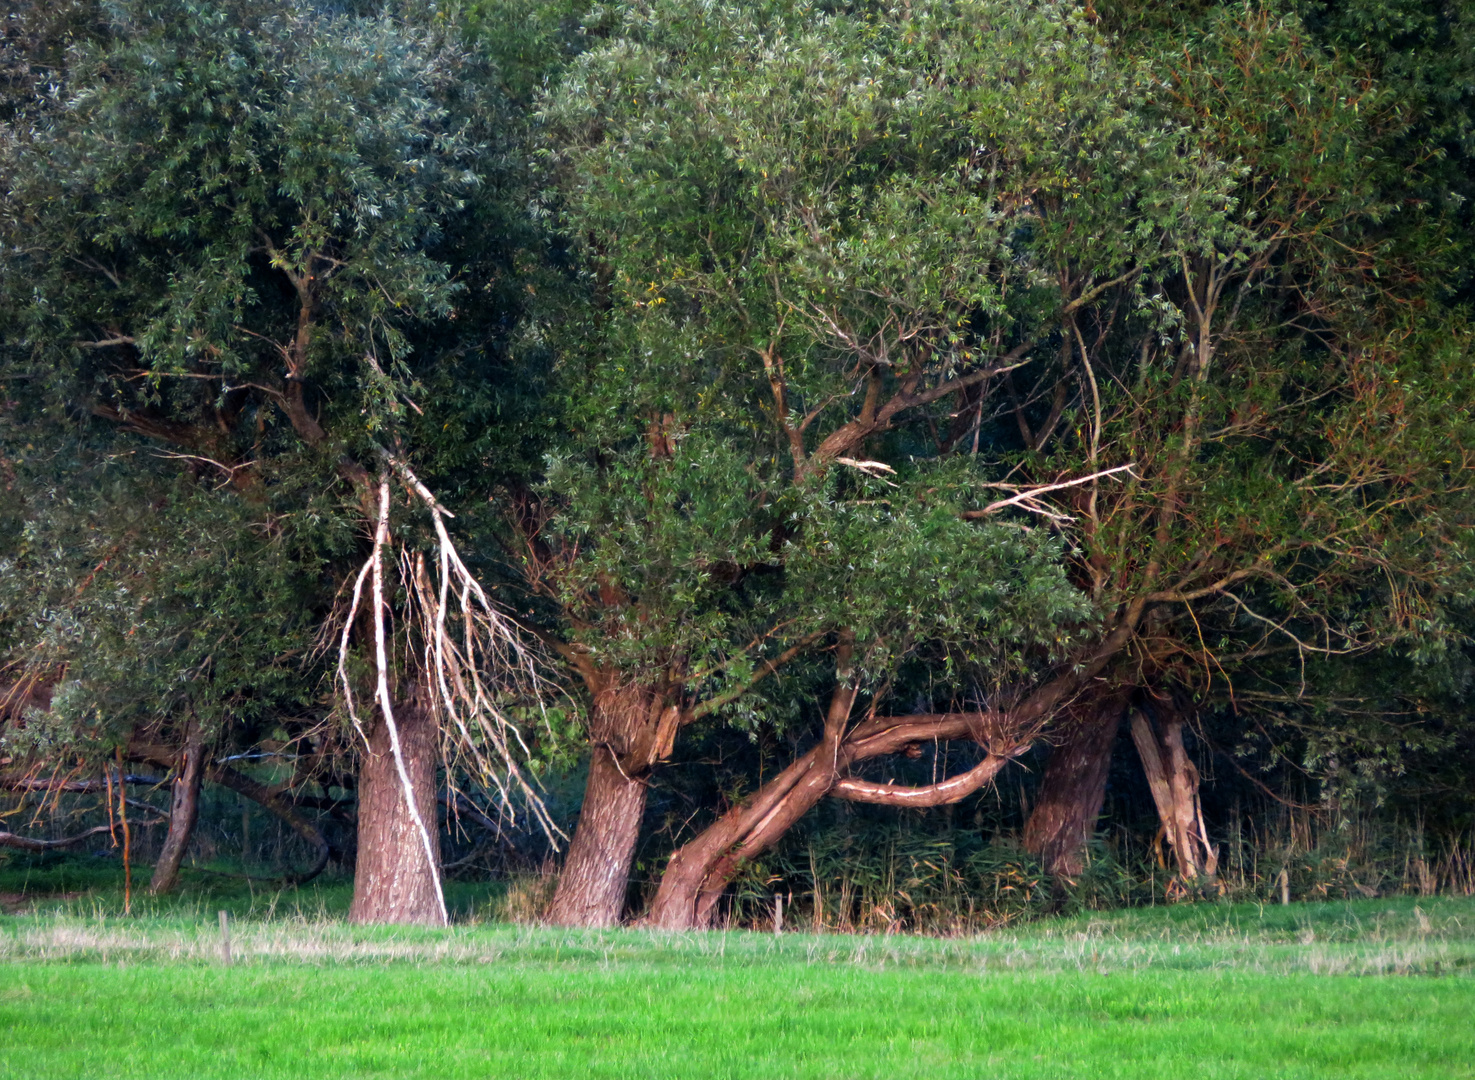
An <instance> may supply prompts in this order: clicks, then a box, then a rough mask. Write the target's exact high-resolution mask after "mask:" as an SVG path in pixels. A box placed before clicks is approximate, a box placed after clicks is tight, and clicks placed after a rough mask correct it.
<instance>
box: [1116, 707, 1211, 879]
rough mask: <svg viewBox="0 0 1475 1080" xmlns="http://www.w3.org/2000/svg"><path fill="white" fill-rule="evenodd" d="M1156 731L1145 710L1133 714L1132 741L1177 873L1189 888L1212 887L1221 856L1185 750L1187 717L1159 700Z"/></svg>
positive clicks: (1156, 708)
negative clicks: (1206, 823) (1211, 837)
mask: <svg viewBox="0 0 1475 1080" xmlns="http://www.w3.org/2000/svg"><path fill="white" fill-rule="evenodd" d="M1153 711H1154V712H1156V713H1157V717H1158V723H1157V727H1156V728H1155V729H1154V726H1153V724H1152V722H1151V720H1149V718H1148V716H1147V714H1146V713H1145V712H1143V711H1142V710H1134V711H1133V713H1132V741H1133V742H1134V743H1135V744H1136V746H1137V755H1138V757H1139V758H1140V759H1141V761H1142V771H1143V772H1144V773H1145V774H1146V775H1147V786H1148V787H1149V788H1151V790H1152V801H1153V803H1154V804H1155V805H1156V806H1157V813H1158V820H1159V821H1160V822H1161V823H1162V827H1163V832H1164V833H1165V834H1166V835H1167V838H1168V845H1169V846H1170V847H1171V848H1172V849H1173V859H1174V861H1175V862H1176V863H1177V864H1178V873H1179V875H1180V876H1181V877H1182V878H1183V880H1184V881H1186V882H1196V881H1198V880H1199V878H1200V877H1203V878H1205V879H1207V880H1209V881H1212V880H1213V879H1214V877H1215V875H1216V874H1217V873H1218V871H1219V851H1218V849H1217V848H1216V847H1214V846H1213V845H1212V844H1210V843H1209V833H1208V830H1207V829H1206V828H1205V827H1204V813H1203V805H1202V803H1201V802H1200V801H1199V794H1198V786H1199V775H1198V769H1197V768H1195V767H1194V764H1193V762H1192V761H1191V760H1189V757H1188V751H1187V750H1186V749H1185V748H1184V746H1183V715H1182V713H1181V712H1180V711H1179V710H1178V709H1177V708H1176V707H1175V705H1174V703H1173V702H1172V700H1171V698H1163V699H1155V700H1154V708H1153Z"/></svg>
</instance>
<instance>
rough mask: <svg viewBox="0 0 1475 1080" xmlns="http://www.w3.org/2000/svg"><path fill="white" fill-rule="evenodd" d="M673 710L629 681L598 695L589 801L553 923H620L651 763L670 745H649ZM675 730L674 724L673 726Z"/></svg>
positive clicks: (550, 917) (552, 909)
mask: <svg viewBox="0 0 1475 1080" xmlns="http://www.w3.org/2000/svg"><path fill="white" fill-rule="evenodd" d="M669 716H670V714H669V708H668V706H667V704H666V702H665V701H664V700H663V699H661V698H660V696H659V695H656V694H653V693H651V692H650V691H648V690H645V689H643V688H641V687H639V686H633V685H625V686H618V687H611V688H608V689H605V690H603V691H601V692H600V693H599V694H598V695H596V697H595V699H594V709H593V713H592V715H591V717H590V725H589V727H590V735H591V737H592V741H593V743H594V752H593V754H592V756H591V758H590V762H589V779H588V781H587V782H586V784H585V785H584V803H583V806H582V807H581V808H580V810H579V820H578V822H577V824H576V825H575V827H574V837H573V840H572V841H570V843H569V849H568V855H567V856H565V858H564V860H563V868H562V869H561V870H560V871H559V876H558V888H557V890H556V891H555V892H554V894H553V902H552V903H551V904H550V905H549V908H548V913H547V916H546V918H547V921H548V922H550V923H553V924H554V925H556V926H590V927H599V926H615V925H618V923H619V921H620V918H621V916H622V915H623V914H624V910H625V895H626V893H627V892H628V891H629V887H630V869H631V866H632V864H633V862H634V859H635V842H636V841H637V840H638V839H639V838H640V825H641V822H642V821H643V820H644V818H645V801H646V792H647V787H646V782H645V777H646V775H648V773H649V769H650V766H651V765H653V764H654V762H655V761H656V760H658V759H659V758H660V757H661V756H664V753H668V752H669V745H667V746H664V747H660V746H652V747H651V748H649V749H647V750H645V752H644V753H642V752H641V751H642V750H643V749H645V744H646V743H649V742H650V741H651V739H650V736H651V735H652V734H653V732H654V730H655V728H657V727H659V726H661V725H660V721H661V718H662V717H668V718H669ZM670 734H671V736H674V734H675V732H674V730H672V731H671V733H670Z"/></svg>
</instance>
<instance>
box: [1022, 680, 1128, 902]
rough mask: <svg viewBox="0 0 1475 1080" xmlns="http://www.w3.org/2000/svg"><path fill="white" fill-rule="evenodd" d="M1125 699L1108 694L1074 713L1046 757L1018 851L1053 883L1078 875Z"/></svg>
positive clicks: (1098, 812) (1118, 694) (1103, 792)
mask: <svg viewBox="0 0 1475 1080" xmlns="http://www.w3.org/2000/svg"><path fill="white" fill-rule="evenodd" d="M1126 705H1127V693H1126V692H1125V691H1113V692H1111V693H1108V694H1105V695H1103V696H1102V697H1100V698H1098V699H1097V700H1096V701H1094V702H1089V703H1087V704H1086V705H1085V706H1084V707H1081V708H1078V709H1076V710H1075V711H1074V715H1073V716H1072V717H1071V719H1070V721H1069V722H1068V723H1067V725H1066V728H1065V732H1064V740H1063V741H1062V742H1060V743H1059V744H1058V745H1057V746H1056V747H1055V749H1054V750H1052V751H1051V753H1050V760H1049V761H1048V762H1047V763H1046V764H1045V775H1044V778H1043V779H1042V781H1041V783H1040V789H1039V792H1038V794H1037V795H1036V802H1035V807H1034V810H1033V811H1032V812H1031V813H1030V815H1029V820H1028V821H1027V822H1026V823H1025V826H1024V846H1025V848H1026V849H1027V850H1028V851H1029V852H1031V853H1032V854H1033V855H1035V856H1036V857H1037V858H1038V859H1039V860H1040V862H1041V863H1043V864H1044V867H1045V870H1046V872H1048V873H1049V874H1051V875H1053V876H1055V877H1070V876H1072V875H1075V874H1079V873H1080V872H1081V870H1082V869H1084V867H1085V852H1086V842H1087V841H1088V840H1089V839H1090V838H1091V834H1092V833H1093V832H1094V831H1095V830H1096V819H1097V818H1098V817H1100V815H1101V804H1102V803H1103V802H1104V801H1105V799H1106V778H1107V774H1108V772H1109V771H1110V770H1111V750H1112V746H1113V745H1114V744H1115V743H1116V737H1117V731H1118V729H1119V728H1120V727H1121V722H1122V714H1123V713H1124V712H1125V711H1126Z"/></svg>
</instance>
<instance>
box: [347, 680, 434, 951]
mask: <svg viewBox="0 0 1475 1080" xmlns="http://www.w3.org/2000/svg"><path fill="white" fill-rule="evenodd" d="M395 721H396V726H397V727H398V729H399V740H400V749H401V753H402V755H403V758H404V763H405V771H406V773H407V774H408V775H409V779H410V789H411V792H412V793H413V795H414V799H415V805H416V807H417V809H418V810H419V812H420V820H421V821H423V822H424V823H425V824H426V826H427V828H428V829H429V830H430V842H431V850H432V851H433V853H434V857H435V858H434V865H433V866H432V865H431V864H430V861H429V860H427V858H426V854H425V843H424V840H423V838H422V836H421V833H420V829H419V827H418V826H417V825H416V824H415V820H414V818H413V817H412V816H411V814H410V812H409V804H408V803H407V802H406V800H405V788H404V784H403V782H402V781H401V779H400V775H399V770H398V769H397V768H396V765H395V760H394V753H393V751H392V749H391V744H390V739H389V728H388V726H387V725H386V724H385V722H384V719H383V717H382V716H380V717H378V718H376V720H375V723H374V726H373V727H372V728H371V729H370V730H369V732H368V747H367V750H366V751H365V753H364V756H363V764H362V766H361V768H360V770H359V780H358V804H359V809H358V858H357V862H356V865H355V867H354V876H353V904H352V906H351V907H350V908H349V913H348V917H349V921H351V922H355V923H418V924H421V925H427V926H440V925H443V924H444V923H445V914H444V912H443V910H442V908H441V903H440V897H439V894H438V892H437V889H436V883H437V879H438V877H439V875H440V837H439V830H438V829H437V827H436V813H435V805H436V804H435V774H436V768H437V766H438V765H439V763H440V744H439V733H438V731H437V729H436V725H435V718H434V716H433V715H432V713H431V711H430V707H429V695H428V693H426V692H425V689H424V688H423V687H416V688H414V689H413V690H412V691H411V693H410V694H409V695H407V697H406V700H404V701H403V702H401V703H400V704H399V705H398V706H397V707H396V709H395Z"/></svg>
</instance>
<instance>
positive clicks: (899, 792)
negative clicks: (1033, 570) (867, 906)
mask: <svg viewBox="0 0 1475 1080" xmlns="http://www.w3.org/2000/svg"><path fill="white" fill-rule="evenodd" d="M854 693H855V691H854V688H853V687H850V688H848V689H847V688H846V687H845V686H844V685H843V684H842V686H841V687H840V688H838V689H837V690H836V693H835V697H834V698H833V699H832V701H831V707H830V712H831V719H832V720H833V719H834V717H835V716H836V715H837V714H838V713H842V712H843V714H845V715H848V713H849V707H850V702H851V701H852V700H853V698H854ZM1001 719H1002V718H1000V717H999V716H997V715H996V714H988V713H922V714H917V715H914V716H901V717H877V718H876V719H874V720H869V721H867V722H865V723H863V724H861V725H859V726H858V727H857V728H856V729H855V730H854V731H853V732H850V733H848V734H844V733H843V727H841V728H838V729H837V727H836V726H835V725H834V724H833V723H827V724H826V733H825V738H823V739H822V740H821V741H820V742H819V743H818V744H817V745H816V746H815V747H814V748H813V749H811V750H810V751H809V752H808V753H807V754H805V755H804V756H802V757H800V758H799V759H798V760H797V761H795V762H794V763H793V764H792V765H790V766H789V767H788V768H787V769H785V770H784V771H783V772H781V773H780V774H779V775H778V776H776V777H774V778H773V779H772V780H770V781H769V782H768V783H766V784H764V785H763V787H761V788H759V789H758V791H756V792H755V793H754V794H753V795H752V797H750V798H749V799H747V800H745V801H744V802H742V803H740V804H739V805H738V806H735V807H733V808H732V809H731V810H729V811H728V812H727V813H726V814H724V815H723V816H722V817H721V818H719V819H718V820H717V821H716V822H714V823H713V824H712V825H710V826H709V827H708V828H706V829H705V830H703V831H702V833H701V834H699V835H698V836H697V837H696V838H694V839H693V840H691V841H690V842H688V843H687V844H685V845H683V846H682V847H681V848H680V849H679V850H678V851H677V852H676V854H675V855H673V856H672V857H671V861H670V863H668V864H667V866H666V872H665V873H664V874H663V875H662V876H661V884H660V888H659V889H658V890H657V892H656V897H655V899H654V900H653V901H652V902H651V906H650V911H649V912H647V914H646V916H645V919H644V922H645V924H646V925H648V926H651V927H656V928H659V929H662V930H693V929H703V928H705V927H707V926H710V925H711V923H712V918H713V916H714V915H715V913H716V910H717V904H718V902H719V901H720V900H721V899H722V894H723V892H724V891H725V890H726V889H727V887H728V886H729V885H731V884H732V881H733V879H734V878H735V877H736V876H737V875H738V873H739V872H740V871H741V870H742V867H743V865H744V864H745V863H747V862H749V861H750V860H752V859H754V858H756V857H757V856H759V855H761V854H762V853H763V852H765V851H767V850H768V849H769V848H771V847H772V846H773V845H774V844H776V843H777V842H778V841H779V840H780V839H781V838H782V837H783V835H784V833H786V832H788V830H789V829H790V828H791V827H792V826H793V825H794V823H795V822H797V821H798V820H799V819H800V818H801V817H803V816H804V814H805V813H807V812H808V811H809V809H810V808H811V807H812V806H814V805H815V803H817V802H819V800H820V799H822V798H824V797H825V796H826V795H832V796H834V797H836V798H842V799H849V800H851V801H854V802H871V803H883V804H886V805H890V806H941V805H944V804H946V803H952V802H957V801H958V800H960V799H963V798H966V797H967V796H968V795H971V794H972V793H973V792H975V791H977V790H978V789H979V788H981V787H983V785H984V784H986V783H988V782H989V781H990V780H992V779H993V778H994V777H995V776H996V775H997V774H998V771H999V770H1000V769H1001V768H1003V767H1004V765H1005V764H1007V763H1008V761H1009V760H1010V758H1012V757H1013V756H1015V755H1016V754H1017V753H1019V752H1022V750H1023V748H1024V746H1025V745H1027V737H1026V738H1025V739H1023V740H1020V741H1016V740H1011V739H1010V738H1009V737H1008V733H1007V731H1006V730H1005V727H1004V725H1003V723H1002V722H1001ZM942 739H973V740H975V741H977V742H979V743H980V744H982V745H985V746H987V747H988V748H989V752H988V755H987V756H986V757H985V758H984V760H983V761H982V762H980V763H979V764H978V765H976V766H974V767H973V768H972V769H970V770H968V771H967V772H965V773H963V774H961V775H959V776H955V777H951V778H949V779H947V780H943V781H941V782H939V783H936V784H929V785H926V786H924V787H907V786H904V785H900V784H879V783H872V782H870V781H866V780H859V779H856V778H853V777H849V776H846V775H845V774H846V772H847V771H848V770H849V768H850V766H851V765H853V764H856V763H858V762H861V761H865V760H867V759H870V758H874V757H880V756H882V755H884V754H894V753H898V752H900V751H902V750H905V749H906V748H907V747H908V746H911V745H914V744H916V743H923V742H931V741H934V740H942Z"/></svg>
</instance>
